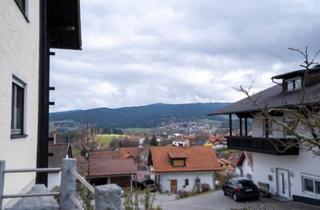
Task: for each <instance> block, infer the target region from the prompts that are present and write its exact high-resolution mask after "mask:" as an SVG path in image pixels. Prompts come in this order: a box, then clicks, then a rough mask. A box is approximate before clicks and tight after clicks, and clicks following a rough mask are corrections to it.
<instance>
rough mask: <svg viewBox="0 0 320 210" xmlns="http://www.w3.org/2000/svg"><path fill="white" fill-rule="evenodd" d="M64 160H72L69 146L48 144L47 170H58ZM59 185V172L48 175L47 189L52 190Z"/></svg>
mask: <svg viewBox="0 0 320 210" xmlns="http://www.w3.org/2000/svg"><path fill="white" fill-rule="evenodd" d="M64 158H73V154H72V148H71V144H65V143H60V144H49V159H48V167H49V168H60V167H61V162H62V160H63V159H64ZM60 183H61V172H50V173H48V185H47V187H48V189H49V190H53V189H54V188H55V187H59V186H60Z"/></svg>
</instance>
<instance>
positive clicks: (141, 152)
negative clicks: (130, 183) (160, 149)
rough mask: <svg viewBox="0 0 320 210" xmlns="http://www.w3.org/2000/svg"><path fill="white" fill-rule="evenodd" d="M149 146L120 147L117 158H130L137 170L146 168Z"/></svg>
mask: <svg viewBox="0 0 320 210" xmlns="http://www.w3.org/2000/svg"><path fill="white" fill-rule="evenodd" d="M149 151H150V147H147V146H146V147H120V148H118V157H119V158H132V159H133V160H134V162H135V164H136V166H137V167H138V169H139V170H147V165H148V156H149Z"/></svg>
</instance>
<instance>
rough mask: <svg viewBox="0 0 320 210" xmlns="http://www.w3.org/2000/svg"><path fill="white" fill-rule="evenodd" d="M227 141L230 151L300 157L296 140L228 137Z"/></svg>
mask: <svg viewBox="0 0 320 210" xmlns="http://www.w3.org/2000/svg"><path fill="white" fill-rule="evenodd" d="M227 140H228V141H227V144H228V148H229V149H235V150H243V151H250V152H258V153H265V154H272V155H299V147H298V146H297V144H296V140H295V139H289V138H258V137H251V136H228V137H227Z"/></svg>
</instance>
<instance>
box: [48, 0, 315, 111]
mask: <svg viewBox="0 0 320 210" xmlns="http://www.w3.org/2000/svg"><path fill="white" fill-rule="evenodd" d="M81 3H82V30H83V31H82V32H83V50H82V51H80V52H74V51H62V50H57V54H56V56H55V57H53V59H52V66H51V69H52V70H51V78H52V85H54V86H56V91H55V92H54V93H53V94H52V98H53V100H55V101H56V106H55V108H53V109H52V111H60V110H68V109H84V108H94V107H121V106H132V105H142V104H148V103H156V102H165V103H188V102H209V101H211V102H212V101H235V100H238V99H240V98H242V97H243V95H242V94H241V93H238V92H236V91H235V90H234V89H233V87H239V85H247V86H248V85H250V84H251V82H252V81H255V83H254V91H259V90H261V89H264V88H266V87H268V86H271V85H272V83H271V81H270V77H271V76H272V75H274V74H278V73H282V72H286V71H290V70H294V69H297V68H298V66H299V63H301V61H302V58H301V57H299V55H297V54H295V53H293V52H290V51H288V47H296V48H303V47H305V46H306V45H308V46H310V48H311V49H312V50H316V49H318V48H319V47H320V39H319V38H318V37H319V35H320V33H319V32H320V28H319V27H318V26H319V25H320V14H319V13H318V11H319V7H320V2H319V1H318V0H309V1H303V0H295V1H292V0H283V1H277V0H270V1H265V2H261V1H253V0H247V1H241V0H231V1H220V0H214V1H213V0H198V1H194V0H183V1H182V0H181V1H177V0H166V1H163V0H152V1H150V0H137V1H128V0H82V1H81Z"/></svg>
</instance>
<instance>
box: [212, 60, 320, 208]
mask: <svg viewBox="0 0 320 210" xmlns="http://www.w3.org/2000/svg"><path fill="white" fill-rule="evenodd" d="M272 79H273V80H274V81H277V83H276V85H275V86H273V87H271V88H268V89H266V90H264V91H261V92H259V93H257V94H255V95H253V96H252V98H251V99H253V100H255V101H256V103H258V104H259V105H260V106H262V107H268V108H279V107H280V108H281V107H282V108H283V107H286V108H288V109H290V110H292V111H294V112H296V111H297V109H298V104H300V102H301V100H300V99H301V95H302V90H303V94H304V95H305V97H306V100H305V101H303V103H304V105H308V106H310V107H316V106H319V104H320V66H319V65H317V66H315V67H314V68H313V69H311V70H309V71H308V72H306V71H305V70H298V71H293V72H289V73H286V74H281V75H277V76H274V77H273V78H272ZM251 99H250V98H245V99H243V100H240V101H238V102H235V103H233V104H231V105H229V106H226V107H224V108H222V109H220V110H216V111H215V112H213V113H212V114H213V115H219V114H226V115H229V122H230V123H229V125H230V135H229V136H227V137H226V138H227V144H228V148H229V149H235V150H242V151H251V152H252V161H253V167H252V168H253V173H252V179H253V181H254V182H255V183H257V184H258V185H261V186H264V188H266V189H268V190H269V192H270V193H272V194H274V195H277V196H281V197H283V198H287V199H290V200H295V201H303V202H309V203H313V204H320V157H319V156H315V155H314V154H313V153H312V152H311V151H307V150H304V149H302V147H301V146H302V145H299V146H298V147H297V146H294V145H292V146H291V147H289V148H287V150H285V151H280V150H279V146H278V145H279V144H280V145H281V143H284V144H285V142H287V141H288V140H294V139H295V136H294V135H292V132H290V131H288V130H287V129H284V128H283V127H282V126H280V125H279V124H277V123H272V121H270V120H267V119H266V118H265V117H264V116H263V115H262V113H261V109H259V108H258V107H257V106H256V105H255V104H254V103H253V102H252V100H251ZM234 115H236V116H237V118H238V119H239V127H240V132H239V134H240V135H239V136H232V117H233V116H234ZM270 115H272V116H273V117H274V118H275V119H277V120H279V121H282V122H285V123H290V122H291V124H294V122H293V120H292V116H290V115H289V114H286V113H284V112H283V111H282V112H270ZM248 120H251V121H252V132H251V133H252V136H249V135H248ZM243 123H244V126H243ZM296 130H297V131H299V132H300V133H303V135H305V136H311V135H312V132H318V131H312V129H311V130H310V129H308V128H307V127H306V126H304V125H303V124H302V123H299V124H298V125H297V127H296ZM280 148H281V147H280ZM248 160H249V159H248Z"/></svg>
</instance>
